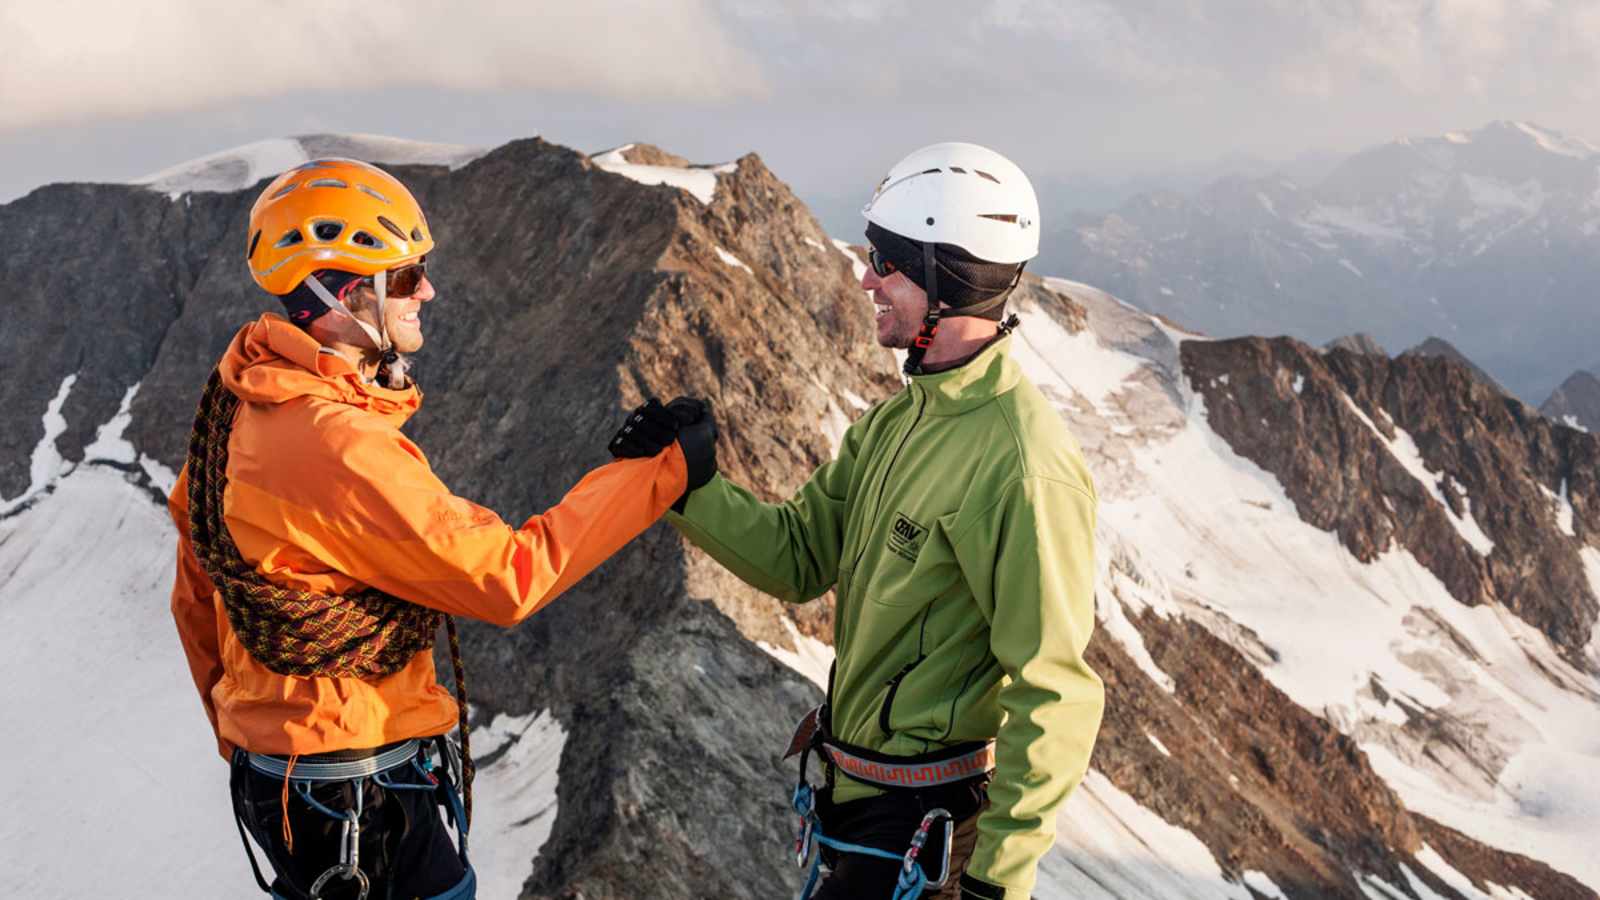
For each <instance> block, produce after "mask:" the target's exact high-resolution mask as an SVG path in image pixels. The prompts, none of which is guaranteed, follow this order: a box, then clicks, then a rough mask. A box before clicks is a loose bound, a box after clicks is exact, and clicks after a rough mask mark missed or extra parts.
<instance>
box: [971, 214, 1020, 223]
mask: <svg viewBox="0 0 1600 900" xmlns="http://www.w3.org/2000/svg"><path fill="white" fill-rule="evenodd" d="M978 218H980V219H993V220H995V221H996V222H1007V223H1010V224H1012V225H1015V224H1017V216H1016V213H979V214H978Z"/></svg>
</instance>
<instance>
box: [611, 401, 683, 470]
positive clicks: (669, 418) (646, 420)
mask: <svg viewBox="0 0 1600 900" xmlns="http://www.w3.org/2000/svg"><path fill="white" fill-rule="evenodd" d="M677 439H678V418H677V417H676V416H674V415H673V414H672V413H671V412H668V411H667V408H666V407H665V406H662V405H661V401H660V400H657V399H656V398H654V397H651V398H650V399H649V400H647V401H645V403H644V405H642V406H640V407H639V408H638V409H635V410H634V411H633V412H631V413H629V414H628V419H627V421H625V422H623V423H622V427H621V428H619V429H617V435H616V437H613V438H612V439H611V446H610V447H609V448H607V449H609V450H610V451H611V455H612V456H614V457H616V458H617V459H639V458H640V457H647V456H655V455H656V454H657V453H660V452H661V451H663V450H665V449H667V448H668V447H671V446H672V442H673V441H675V440H677Z"/></svg>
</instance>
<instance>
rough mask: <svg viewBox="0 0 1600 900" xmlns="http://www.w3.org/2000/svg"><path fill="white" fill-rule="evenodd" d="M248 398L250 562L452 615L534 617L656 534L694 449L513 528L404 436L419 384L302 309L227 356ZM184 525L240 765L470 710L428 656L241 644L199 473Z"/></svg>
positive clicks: (231, 375)
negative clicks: (348, 352)
mask: <svg viewBox="0 0 1600 900" xmlns="http://www.w3.org/2000/svg"><path fill="white" fill-rule="evenodd" d="M219 367H220V369H221V373H222V379H223V383H224V384H225V385H226V386H227V388H228V389H229V390H230V391H232V392H233V393H234V394H235V395H237V396H238V397H239V399H240V400H241V401H243V402H241V403H240V406H239V411H238V413H237V417H236V418H235V420H234V427H233V434H232V436H231V438H230V439H229V441H228V471H227V477H228V483H227V489H226V491H225V493H224V494H223V510H224V520H225V521H226V524H227V527H228V531H229V532H230V533H231V534H232V535H233V539H234V542H235V543H236V544H237V545H238V547H239V552H240V554H241V555H242V556H243V557H244V559H245V560H246V561H248V562H251V563H253V564H255V566H256V568H257V570H258V571H260V572H261V573H262V574H263V575H265V576H266V577H267V578H268V579H270V580H272V581H274V582H277V583H279V584H283V585H285V586H289V587H296V588H302V589H306V590H312V591H321V592H345V591H351V590H360V589H362V588H363V587H367V586H370V587H375V588H378V589H380V590H383V591H386V592H388V593H390V594H394V595H395V596H398V597H401V598H404V599H406V600H410V601H412V602H413V603H419V604H422V605H424V606H429V607H432V608H434V609H438V610H441V611H443V612H446V613H449V614H451V615H457V616H468V617H470V618H474V619H481V620H483V621H485V622H491V623H493V624H496V625H501V626H511V625H514V624H516V623H517V622H520V621H522V620H523V619H525V618H527V617H528V616H530V615H532V614H533V613H534V612H536V611H537V610H539V609H540V608H541V607H543V606H544V605H545V604H546V603H548V602H550V601H551V600H552V599H554V598H555V597H556V596H557V595H559V594H560V593H561V592H562V591H565V590H566V589H567V588H569V587H571V586H572V585H573V584H574V583H576V582H577V581H578V580H579V579H581V578H582V577H583V576H584V575H587V574H588V573H589V572H590V571H592V570H593V569H594V568H595V567H596V566H598V565H599V564H600V563H602V562H604V561H605V560H606V559H607V558H608V557H610V556H611V555H612V554H614V553H616V552H617V551H618V550H620V549H621V548H622V547H623V545H625V544H626V543H627V542H628V541H630V540H632V539H633V538H634V537H636V536H638V535H639V534H640V533H641V532H643V531H644V530H645V529H646V528H648V527H649V526H650V525H651V523H653V522H655V521H656V519H658V518H659V517H660V516H661V515H662V513H664V512H665V511H666V510H667V508H668V507H669V506H670V505H671V504H672V502H673V501H674V500H676V499H677V498H678V497H679V496H680V495H681V494H682V493H683V490H684V487H685V486H686V478H687V475H686V470H685V465H684V460H683V453H682V451H681V450H679V449H678V447H677V446H676V445H674V446H673V447H671V448H670V449H668V450H667V451H665V452H663V453H661V454H660V455H658V456H656V457H655V458H653V459H634V460H621V461H617V462H613V463H610V464H609V465H605V466H601V467H600V468H598V469H595V470H594V471H592V472H590V473H589V474H588V475H586V476H585V477H584V478H583V480H581V481H579V482H578V484H577V486H576V487H574V488H573V489H572V490H571V491H570V492H568V494H567V495H566V496H565V497H564V498H562V500H561V502H560V503H558V504H557V505H556V506H555V507H554V508H552V509H550V510H549V511H547V512H545V513H544V514H543V515H539V516H534V517H533V518H531V519H529V520H528V521H527V522H524V523H523V525H522V527H521V528H517V529H513V528H512V527H510V526H509V525H507V524H506V523H505V522H503V521H502V520H501V519H500V517H499V516H497V515H496V514H495V513H493V512H492V511H490V510H488V509H485V508H483V507H481V506H478V505H477V504H475V503H472V502H470V501H468V500H463V499H462V498H460V497H457V496H455V495H453V494H451V493H450V491H449V489H448V488H446V487H445V486H444V484H443V483H442V482H440V481H439V479H438V478H437V477H435V476H434V474H433V470H432V469H431V468H429V466H428V460H427V458H426V457H425V456H423V454H422V451H421V450H420V449H419V448H418V447H417V445H416V444H413V443H412V442H411V441H410V440H408V439H407V438H406V437H405V435H403V434H401V433H400V425H401V424H403V423H404V422H405V421H406V419H408V418H410V416H411V415H412V413H414V412H416V410H417V408H418V406H419V405H420V404H421V395H420V394H419V393H418V392H417V390H416V388H415V387H412V388H408V389H406V390H399V391H396V390H389V389H386V388H382V387H379V386H377V385H374V384H365V383H363V382H362V379H361V377H360V375H359V374H358V373H357V371H356V370H355V368H354V367H353V366H352V365H351V364H350V363H349V362H348V361H346V360H345V359H344V358H343V357H340V356H336V355H330V354H328V353H323V352H321V347H320V345H319V344H318V343H317V341H316V340H315V339H313V338H312V337H311V336H310V335H307V334H306V333H305V332H303V331H301V330H300V329H299V328H297V327H295V326H294V325H291V324H290V323H289V322H287V321H286V320H284V319H281V318H279V317H277V316H274V315H263V316H262V317H261V318H260V319H258V320H256V321H255V322H252V323H250V324H248V325H246V326H245V327H244V328H242V329H240V331H239V333H238V334H237V335H236V336H235V337H234V339H233V343H232V344H231V345H229V347H228V350H227V352H226V353H225V354H224V355H223V357H222V361H221V363H220V364H219ZM167 505H168V508H169V509H170V511H171V513H172V518H173V521H174V522H175V523H176V524H177V526H178V572H177V581H176V583H175V584H174V585H173V589H172V615H173V618H174V619H176V620H177V625H178V636H179V638H180V639H181V640H182V642H183V649H184V652H185V653H186V654H187V655H188V658H189V668H190V670H191V672H192V674H193V676H194V681H195V686H196V687H197V688H199V690H200V698H201V701H202V702H203V703H204V704H205V709H206V714H207V716H209V717H210V719H211V725H212V728H213V729H214V730H215V731H216V735H217V742H218V749H219V750H220V751H221V752H222V755H223V756H224V757H228V756H230V755H231V754H232V750H233V748H234V747H236V746H237V747H243V748H245V749H247V750H251V751H254V752H256V753H276V754H285V755H288V754H305V753H324V752H328V751H333V750H348V749H355V748H364V747H376V746H380V745H382V744H386V743H390V742H392V741H397V740H404V739H407V738H413V737H426V736H430V735H436V734H443V733H445V732H447V731H449V730H450V729H451V728H453V727H454V726H455V724H456V703H455V700H454V699H453V698H452V697H451V696H450V694H449V692H448V691H446V690H445V689H444V688H443V687H442V686H441V685H439V683H438V681H437V679H436V677H435V674H434V668H433V655H432V654H431V653H430V652H428V651H422V652H420V653H418V654H417V655H416V657H415V658H413V659H412V660H411V662H410V663H408V664H407V665H406V667H405V668H403V669H401V670H400V671H399V672H396V673H394V674H393V675H390V676H388V677H385V678H382V679H378V680H366V679H362V678H355V677H321V676H317V677H309V678H303V677H297V676H285V675H278V674H275V673H273V672H271V671H269V670H268V669H267V668H266V667H264V666H262V665H261V664H260V663H258V662H257V661H256V660H255V659H254V658H252V657H251V656H250V654H249V653H248V652H247V651H246V650H245V649H244V646H243V645H242V644H240V643H239V640H238V638H237V637H236V636H235V635H234V633H233V628H232V627H231V626H230V625H229V623H228V617H227V614H226V613H225V612H224V608H223V605H222V598H221V596H220V595H219V594H218V593H217V592H216V590H215V589H214V588H213V587H212V584H211V581H210V580H209V579H208V578H207V576H206V574H205V571H204V570H203V569H202V568H201V567H200V563H199V561H198V560H196V558H195V555H194V549H193V547H191V545H190V542H189V499H188V477H187V475H186V474H185V475H183V476H180V477H179V479H178V483H177V485H176V486H175V487H174V488H173V490H172V495H171V497H169V498H168V501H167Z"/></svg>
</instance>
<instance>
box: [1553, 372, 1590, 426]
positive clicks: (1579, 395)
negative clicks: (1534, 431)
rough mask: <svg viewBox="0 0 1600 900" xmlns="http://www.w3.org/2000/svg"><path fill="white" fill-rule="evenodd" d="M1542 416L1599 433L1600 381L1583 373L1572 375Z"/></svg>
mask: <svg viewBox="0 0 1600 900" xmlns="http://www.w3.org/2000/svg"><path fill="white" fill-rule="evenodd" d="M1539 412H1541V413H1543V414H1544V415H1546V416H1549V417H1550V418H1552V419H1554V420H1556V421H1557V422H1560V423H1561V424H1563V425H1567V426H1569V427H1572V428H1583V429H1587V430H1589V431H1600V378H1596V377H1595V376H1594V375H1593V374H1591V373H1590V372H1586V371H1582V370H1580V371H1577V372H1573V373H1572V374H1571V375H1570V376H1568V377H1567V380H1566V381H1563V382H1562V383H1561V386H1560V387H1558V388H1556V389H1555V391H1554V392H1553V393H1552V394H1551V395H1550V397H1549V399H1547V400H1545V401H1544V405H1542V406H1540V407H1539Z"/></svg>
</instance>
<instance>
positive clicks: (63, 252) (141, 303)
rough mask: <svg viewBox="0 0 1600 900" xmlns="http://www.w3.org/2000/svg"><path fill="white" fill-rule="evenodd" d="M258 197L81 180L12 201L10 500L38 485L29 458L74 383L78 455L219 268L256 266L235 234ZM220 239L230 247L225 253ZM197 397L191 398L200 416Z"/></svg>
mask: <svg viewBox="0 0 1600 900" xmlns="http://www.w3.org/2000/svg"><path fill="white" fill-rule="evenodd" d="M249 203H250V199H249V198H245V197H242V196H235V195H227V194H197V195H192V196H189V197H185V198H183V199H180V200H178V201H176V202H174V201H171V200H168V199H167V198H166V197H165V196H163V195H161V194H157V193H153V192H150V191H144V190H138V189H134V188H128V187H121V186H112V185H86V184H70V185H53V186H51V187H47V188H41V189H39V190H37V191H34V192H33V193H31V194H29V195H27V196H26V197H23V198H21V199H20V200H17V201H15V202H13V203H8V204H5V205H0V234H5V235H6V236H7V238H8V240H7V249H6V252H5V253H4V254H0V284H4V285H5V286H6V291H5V298H4V301H3V302H4V304H5V310H4V314H5V327H4V328H0V410H4V411H5V412H4V415H5V423H6V424H5V427H4V428H0V497H4V498H14V497H16V496H18V495H19V494H21V493H22V492H23V491H24V490H26V489H27V488H28V463H29V457H30V454H31V453H32V451H33V448H34V447H35V445H37V444H38V443H39V441H40V439H41V438H43V437H44V425H43V415H44V412H45V408H46V407H47V406H48V405H49V402H50V399H51V398H52V397H54V396H55V394H56V392H57V390H58V389H59V388H60V386H61V383H62V381H63V379H65V378H67V377H68V376H70V375H73V374H76V375H77V380H76V381H75V383H74V384H73V387H72V390H71V392H70V393H69V394H68V396H67V402H66V405H65V407H64V408H63V409H62V415H63V416H64V417H65V418H66V420H67V429H66V431H65V433H63V434H62V435H61V436H60V437H59V438H58V439H57V441H56V449H57V450H58V451H59V452H60V453H61V455H62V457H63V458H64V459H66V460H67V461H69V462H77V461H80V460H81V459H82V457H83V448H84V447H85V446H86V445H87V444H89V443H90V442H91V441H93V440H94V431H95V428H96V427H98V426H99V425H100V424H101V423H103V422H105V421H107V420H108V419H110V418H111V416H112V415H113V414H114V413H115V412H116V411H117V404H118V402H119V401H120V400H121V399H122V396H123V393H124V392H125V391H126V390H127V389H128V388H130V387H132V386H133V385H134V384H136V383H138V382H139V380H140V378H141V377H143V375H144V374H145V373H146V372H148V371H149V370H150V368H151V366H152V365H153V364H154V362H155V359H156V357H157V355H158V354H159V353H160V352H161V348H162V345H163V341H164V338H165V336H166V333H167V330H168V329H169V328H171V327H172V325H173V323H175V322H176V321H177V320H178V318H179V315H180V314H181V313H182V312H183V311H184V310H185V309H189V308H193V309H194V310H196V311H197V312H198V311H200V310H202V309H204V308H205V307H206V305H207V304H208V303H209V302H210V295H209V294H205V293H204V290H205V287H204V286H205V284H206V282H207V278H208V273H209V272H210V271H211V270H212V269H213V268H214V267H215V266H226V265H227V263H232V265H231V266H227V271H228V274H229V275H230V276H232V277H233V279H234V280H235V281H237V280H238V278H239V276H240V275H242V274H244V272H243V268H244V267H243V263H242V259H243V254H244V246H243V243H242V240H239V241H235V240H231V238H233V237H234V236H236V235H237V234H238V233H239V232H240V230H241V229H243V227H244V221H243V216H244V214H245V212H246V211H247V210H248V208H249ZM230 225H236V226H237V227H236V228H234V229H232V230H230ZM224 235H226V236H227V238H228V239H227V240H224ZM219 242H222V243H223V244H224V246H225V248H226V250H225V251H224V252H220V253H219V252H213V251H214V250H217V249H219V248H218V246H217V245H218V244H219ZM235 244H237V246H235ZM245 277H246V278H248V275H245ZM241 293H242V292H241ZM191 300H197V301H198V302H195V303H191V302H190V301H191ZM197 397H198V395H197V394H196V395H194V396H193V397H190V398H189V399H187V400H186V401H185V402H187V403H189V404H190V405H191V410H190V411H191V413H192V405H193V402H194V400H195V399H196V398H197ZM179 440H182V438H181V436H180V438H179Z"/></svg>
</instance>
